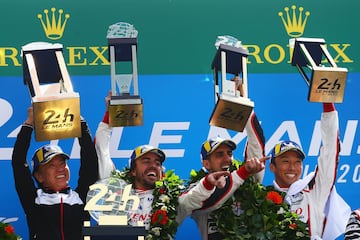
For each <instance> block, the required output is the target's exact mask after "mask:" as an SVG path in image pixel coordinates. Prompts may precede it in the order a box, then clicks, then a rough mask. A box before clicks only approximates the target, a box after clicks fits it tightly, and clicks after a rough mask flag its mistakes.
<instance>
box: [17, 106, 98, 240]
mask: <svg viewBox="0 0 360 240" xmlns="http://www.w3.org/2000/svg"><path fill="white" fill-rule="evenodd" d="M33 126H34V119H33V109H32V107H30V108H29V109H28V117H27V119H26V121H25V122H24V124H23V125H22V126H21V129H20V132H19V134H18V136H17V139H16V142H15V146H14V151H13V154H12V166H13V173H14V178H15V186H16V191H17V193H18V196H19V199H20V201H21V205H22V207H23V209H24V211H25V214H26V218H27V224H28V227H29V239H30V240H33V239H34V240H35V239H37V240H49V239H61V240H79V239H81V237H82V226H83V222H84V221H85V220H87V219H89V215H88V213H87V212H86V211H84V204H85V203H86V195H87V192H88V190H89V186H90V185H92V184H93V183H94V182H95V181H96V180H97V179H98V162H97V155H96V151H95V147H94V144H93V141H92V137H91V135H90V130H89V128H88V125H87V123H86V122H85V121H84V120H82V121H81V132H82V134H81V137H80V138H78V140H79V144H80V161H81V166H80V171H79V179H78V186H77V187H76V188H74V189H73V188H71V187H70V186H69V185H68V183H69V180H70V169H69V166H68V165H67V160H68V159H69V158H70V157H69V155H67V154H66V153H64V152H63V151H62V149H61V148H60V147H59V146H57V145H53V144H47V145H44V146H42V147H41V148H39V149H38V150H36V152H35V153H34V155H33V157H32V171H31V170H30V168H29V164H28V162H27V160H26V156H27V152H28V149H29V147H30V141H31V135H32V132H33ZM33 178H34V179H35V181H36V183H37V186H36V185H35V183H34V180H33Z"/></svg>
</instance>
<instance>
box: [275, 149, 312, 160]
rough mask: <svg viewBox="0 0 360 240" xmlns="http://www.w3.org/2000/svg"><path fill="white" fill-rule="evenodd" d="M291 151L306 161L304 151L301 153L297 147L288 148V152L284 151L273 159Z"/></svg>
mask: <svg viewBox="0 0 360 240" xmlns="http://www.w3.org/2000/svg"><path fill="white" fill-rule="evenodd" d="M289 151H292V152H296V153H297V154H298V155H299V157H300V158H301V159H304V158H305V153H304V152H303V151H301V150H300V149H298V148H296V147H293V148H287V149H286V150H284V151H282V152H279V153H278V154H277V155H276V156H273V157H278V156H280V155H282V154H284V153H286V152H289Z"/></svg>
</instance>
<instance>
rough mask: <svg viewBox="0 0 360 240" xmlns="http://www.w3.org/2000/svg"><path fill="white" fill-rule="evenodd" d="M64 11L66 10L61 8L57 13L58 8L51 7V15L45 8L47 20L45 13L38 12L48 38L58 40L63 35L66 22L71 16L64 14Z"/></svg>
mask: <svg viewBox="0 0 360 240" xmlns="http://www.w3.org/2000/svg"><path fill="white" fill-rule="evenodd" d="M63 13H64V11H63V10H62V9H59V10H58V14H56V8H51V16H49V10H48V9H44V18H45V20H44V19H43V14H40V13H39V14H38V16H37V17H38V18H39V19H40V22H41V25H42V27H43V29H44V32H45V34H46V37H47V38H49V39H51V40H57V39H60V38H61V37H62V35H63V33H64V29H65V25H66V22H67V20H68V19H69V18H70V14H65V15H63Z"/></svg>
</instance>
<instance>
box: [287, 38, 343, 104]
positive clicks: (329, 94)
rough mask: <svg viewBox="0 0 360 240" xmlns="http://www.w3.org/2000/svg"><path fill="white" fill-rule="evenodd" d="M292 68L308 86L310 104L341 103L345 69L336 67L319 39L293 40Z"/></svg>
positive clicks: (291, 42) (323, 41) (291, 43)
mask: <svg viewBox="0 0 360 240" xmlns="http://www.w3.org/2000/svg"><path fill="white" fill-rule="evenodd" d="M290 46H293V47H294V50H293V56H292V62H291V64H292V66H296V67H297V69H298V70H299V72H300V73H301V75H302V76H303V78H304V80H305V82H306V83H307V85H308V86H309V92H308V101H310V102H337V103H341V102H343V98H344V91H345V85H346V78H347V72H348V71H347V69H346V68H340V67H338V66H337V65H336V63H335V61H334V59H333V58H332V57H331V55H330V53H329V52H328V50H327V48H326V46H325V40H324V39H320V38H295V39H291V40H290Z"/></svg>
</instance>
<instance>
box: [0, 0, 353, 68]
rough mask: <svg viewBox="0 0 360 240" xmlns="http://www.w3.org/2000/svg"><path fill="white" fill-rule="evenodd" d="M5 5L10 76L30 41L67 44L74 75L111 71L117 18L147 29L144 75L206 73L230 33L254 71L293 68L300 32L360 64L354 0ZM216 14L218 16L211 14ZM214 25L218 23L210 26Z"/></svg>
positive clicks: (0, 50)
mask: <svg viewBox="0 0 360 240" xmlns="http://www.w3.org/2000/svg"><path fill="white" fill-rule="evenodd" d="M339 5H340V6H341V8H340V7H339ZM0 6H1V9H2V12H1V16H2V18H3V19H11V20H9V21H2V22H1V23H0V27H1V32H2V34H1V39H0V71H1V73H2V74H5V75H20V74H21V68H20V67H21V64H22V62H21V50H20V48H21V46H22V45H23V44H24V43H25V42H28V41H45V42H59V43H62V44H63V45H64V56H65V59H66V64H67V67H68V68H69V71H70V73H71V74H72V75H83V74H84V75H87V74H89V73H90V72H91V73H92V74H100V75H104V74H105V75H107V74H108V69H109V65H110V63H109V60H108V57H107V56H108V46H107V42H106V30H107V28H108V26H109V25H111V24H113V23H114V22H117V21H126V22H131V23H132V24H133V25H134V26H136V27H137V30H138V31H139V32H141V36H140V37H139V39H138V43H139V53H141V54H140V55H139V72H141V73H142V74H157V73H162V74H168V73H174V72H177V73H180V74H187V73H202V72H204V71H207V69H208V65H209V61H210V59H211V53H212V49H213V46H212V43H211V41H212V40H213V39H214V37H215V36H218V35H224V34H225V35H227V34H229V35H232V36H234V37H236V38H238V39H240V40H241V41H242V43H243V45H244V47H246V48H247V49H248V51H249V57H248V65H249V72H260V73H266V72H291V73H293V72H294V71H295V70H294V69H292V68H289V63H290V62H291V56H292V53H291V48H290V46H289V43H288V42H289V39H290V38H298V37H320V38H324V39H326V41H327V48H328V49H329V52H330V53H331V55H332V56H334V59H335V61H336V63H337V64H338V65H339V66H342V67H345V68H348V69H352V70H353V71H359V69H360V67H359V65H358V64H356V62H357V61H358V60H359V58H360V56H359V55H358V54H357V52H359V51H360V46H359V45H358V44H357V42H359V41H360V34H358V33H357V32H356V31H353V29H356V27H357V26H356V23H357V19H356V17H355V16H357V12H356V11H357V9H358V3H357V2H356V1H353V0H345V1H342V2H341V4H339V2H338V1H336V0H329V1H323V0H320V1H316V2H314V1H288V2H284V1H271V2H269V1H266V0H260V1H250V0H244V1H238V0H225V1H223V2H222V3H221V4H220V3H219V2H218V1H215V0H210V1H204V0H198V1H197V5H195V6H194V3H193V2H192V1H191V0H181V1H180V0H174V1H158V2H157V3H156V7H155V6H154V5H153V3H152V2H149V1H140V2H134V1H121V2H119V1H118V0H107V1H106V4H104V5H102V4H100V5H99V3H98V2H97V1H77V2H76V3H75V2H74V1H70V0H65V1H59V0H48V1H35V0H32V1H24V0H17V1H7V2H6V3H5V2H2V3H1V4H0ZM19 6H22V7H19ZM85 6H86V7H85ZM110 6H111V7H110ZM244 7H245V8H246V9H247V10H248V11H241V17H240V16H239V9H243V8H244ZM5 9H9V10H6V11H5ZM149 9H151V11H149ZM199 9H201V13H202V14H201V15H202V16H201V21H198V20H199V11H200V10H199ZM214 12H216V18H214V16H213V15H212V14H211V13H214ZM342 14H343V15H342ZM160 16H161V17H160ZM185 16H186V17H185ZM236 16H238V17H236ZM339 16H344V17H339ZM95 19H96V20H95ZM164 19H166V20H165V21H164ZM243 19H246V21H244V20H243ZM209 25H211V26H212V27H211V28H207V27H204V26H209ZM224 26H226V27H225V28H224ZM160 63H161V64H160Z"/></svg>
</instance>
